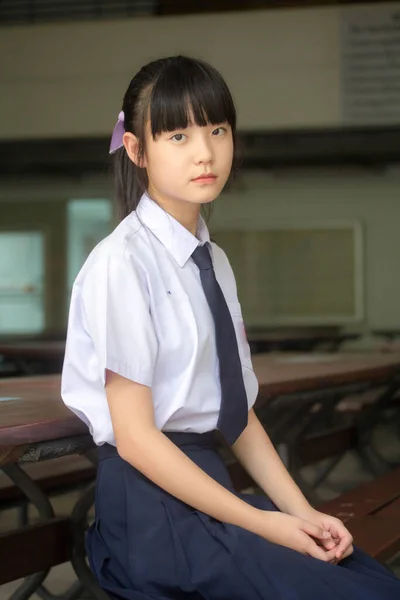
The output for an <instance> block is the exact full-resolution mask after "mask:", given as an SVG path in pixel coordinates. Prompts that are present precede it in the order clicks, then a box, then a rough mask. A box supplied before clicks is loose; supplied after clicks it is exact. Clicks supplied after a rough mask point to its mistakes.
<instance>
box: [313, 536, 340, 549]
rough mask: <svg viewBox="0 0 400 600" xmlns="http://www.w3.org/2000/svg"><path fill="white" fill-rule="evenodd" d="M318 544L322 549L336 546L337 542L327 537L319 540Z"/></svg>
mask: <svg viewBox="0 0 400 600" xmlns="http://www.w3.org/2000/svg"><path fill="white" fill-rule="evenodd" d="M318 545H319V546H321V547H322V548H324V550H333V549H334V548H336V547H337V543H336V542H335V540H333V539H332V538H328V539H326V540H320V541H319V542H318Z"/></svg>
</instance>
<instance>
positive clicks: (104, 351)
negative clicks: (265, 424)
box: [62, 194, 258, 445]
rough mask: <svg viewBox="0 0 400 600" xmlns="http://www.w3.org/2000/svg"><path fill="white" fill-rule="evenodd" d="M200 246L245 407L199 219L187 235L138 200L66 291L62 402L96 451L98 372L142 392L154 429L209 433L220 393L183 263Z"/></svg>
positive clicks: (202, 311)
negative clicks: (148, 394)
mask: <svg viewBox="0 0 400 600" xmlns="http://www.w3.org/2000/svg"><path fill="white" fill-rule="evenodd" d="M206 243H208V244H210V249H211V255H212V259H213V263H214V269H215V274H216V277H217V280H218V282H219V284H220V286H221V288H222V291H223V293H224V296H225V298H226V301H227V304H228V306H229V310H230V312H231V315H232V319H233V322H234V325H235V330H236V336H237V341H238V347H239V354H240V359H241V363H242V371H243V378H244V384H245V388H246V392H247V399H248V406H249V408H251V407H252V406H253V404H254V402H255V400H256V396H257V393H258V382H257V379H256V377H255V374H254V372H253V368H252V363H251V357H250V349H249V345H248V343H247V339H246V334H245V329H244V324H243V319H242V314H241V309H240V304H239V301H238V298H237V291H236V283H235V277H234V275H233V272H232V268H231V266H230V264H229V261H228V259H227V257H226V255H225V253H224V252H223V250H221V248H219V247H218V246H217V245H216V244H215V243H213V242H210V237H209V233H208V229H207V226H206V224H205V222H204V220H203V219H202V218H201V217H200V218H199V225H198V231H197V237H195V236H193V235H192V234H191V233H190V232H189V231H188V230H187V229H186V228H184V227H183V226H182V225H181V224H180V223H179V222H178V221H176V220H175V219H174V218H173V217H171V216H170V215H168V214H167V213H166V212H165V211H164V210H163V209H161V208H160V207H159V206H158V205H157V204H156V203H155V202H153V201H152V200H151V199H150V198H149V197H148V196H147V195H146V194H145V195H144V196H143V197H142V199H141V201H140V204H139V207H138V209H137V211H136V212H132V213H131V214H130V215H128V216H127V217H126V218H125V219H124V220H123V221H122V222H121V223H120V224H119V225H118V226H117V227H116V229H115V230H114V231H113V232H112V233H111V235H109V236H108V237H107V238H106V239H104V240H103V241H102V242H101V243H100V244H98V245H97V246H96V248H95V249H94V250H93V251H92V253H91V254H90V256H89V257H88V259H87V261H86V262H85V264H84V266H83V267H82V269H81V271H80V273H79V275H78V277H77V279H76V281H75V283H74V286H73V290H72V297H71V305H70V313H69V322H68V334H67V344H66V353H65V359H64V366H63V372H62V398H63V400H64V402H65V404H66V405H67V406H69V408H70V409H71V410H73V411H74V412H75V413H76V414H77V415H78V416H79V417H80V418H81V419H82V420H83V421H84V422H85V423H86V424H87V425H88V426H89V429H90V432H91V434H92V435H93V438H94V441H95V442H96V443H97V444H102V443H105V442H107V443H110V444H114V445H115V438H114V434H113V428H112V423H111V417H110V413H109V409H108V404H107V398H106V393H105V388H104V384H105V371H106V369H109V370H111V371H114V372H115V373H118V374H120V375H122V376H123V377H127V378H128V379H131V380H132V381H135V382H137V383H141V384H143V385H146V386H149V387H150V388H151V390H152V398H153V403H154V414H155V421H156V425H157V427H158V428H159V429H160V430H163V431H191V432H197V433H204V432H206V431H210V430H213V429H215V428H216V426H217V420H218V414H219V409H220V404H221V387H220V379H219V365H218V356H217V351H216V341H215V329H214V322H213V318H212V314H211V311H210V308H209V306H208V304H207V300H206V297H205V295H204V291H203V288H202V285H201V281H200V273H199V269H198V267H197V266H196V265H195V263H194V261H193V260H192V258H191V254H192V253H193V251H194V250H195V248H196V247H197V246H198V245H199V244H206ZM132 401H134V399H132Z"/></svg>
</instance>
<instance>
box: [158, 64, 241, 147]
mask: <svg viewBox="0 0 400 600" xmlns="http://www.w3.org/2000/svg"><path fill="white" fill-rule="evenodd" d="M149 114H150V125H151V132H152V135H153V138H154V139H155V138H156V137H157V136H158V135H159V134H160V133H163V132H168V131H176V130H178V129H185V128H186V127H188V126H190V125H194V124H195V125H198V126H200V127H205V126H206V125H209V124H211V125H218V124H220V123H225V122H226V123H229V125H230V126H231V128H232V133H233V135H235V131H236V110H235V105H234V103H233V99H232V96H231V93H230V91H229V88H228V86H227V85H226V83H225V81H224V79H223V78H222V77H221V75H220V74H219V73H218V71H216V69H214V68H213V67H211V66H210V65H208V64H206V63H203V62H202V61H198V60H193V59H190V58H187V59H183V57H180V60H179V61H177V62H175V61H174V62H172V63H171V64H170V65H168V67H167V68H166V69H164V70H163V71H162V72H161V73H160V75H159V77H158V79H157V81H156V82H155V84H154V87H153V89H152V91H151V97H150V106H149Z"/></svg>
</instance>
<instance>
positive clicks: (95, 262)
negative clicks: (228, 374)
mask: <svg viewBox="0 0 400 600" xmlns="http://www.w3.org/2000/svg"><path fill="white" fill-rule="evenodd" d="M200 249H202V250H205V249H207V253H209V255H210V256H211V260H212V266H213V274H215V277H216V280H217V282H218V284H219V287H220V289H221V290H222V293H223V296H224V298H225V301H226V305H227V306H228V308H229V313H230V317H231V319H232V322H233V326H234V334H235V337H236V340H235V346H237V350H235V351H236V352H237V353H238V361H239V362H238V364H239V365H240V366H239V370H241V373H240V380H241V381H242V385H243V386H244V387H243V390H244V394H245V398H246V402H247V410H248V409H250V408H251V407H252V406H253V405H254V402H255V400H256V397H257V392H258V384H257V379H256V377H255V374H254V371H253V368H252V363H251V356H250V350H249V345H248V343H247V340H246V335H245V330H244V326H243V319H242V315H241V309H240V304H239V301H238V298H237V290H236V283H235V278H234V275H233V272H232V269H231V267H230V264H229V261H228V259H227V257H226V255H225V253H224V252H223V251H222V250H221V248H219V247H218V246H217V245H216V244H215V243H213V242H210V237H209V233H208V229H207V226H206V224H205V222H204V221H203V219H202V218H201V217H200V218H199V223H198V231H197V235H196V237H195V236H193V235H192V234H191V233H190V232H189V231H187V230H186V229H185V228H184V227H183V226H182V225H180V224H179V223H178V222H177V221H176V220H175V219H173V218H172V217H171V216H170V215H168V214H167V213H166V212H164V211H163V210H162V209H161V208H160V207H159V206H158V205H157V204H156V203H154V202H153V201H152V200H151V199H150V198H149V197H148V196H147V195H146V194H145V195H144V196H143V197H142V199H141V201H140V204H139V206H138V209H137V211H136V212H132V213H131V214H130V215H129V216H128V217H126V218H125V219H124V220H123V221H122V222H121V223H120V224H119V225H118V226H117V227H116V229H115V230H114V231H113V233H112V234H111V235H110V236H109V237H107V238H106V239H105V240H103V242H101V243H100V244H99V245H98V246H97V247H96V248H95V249H94V250H93V252H92V253H91V255H90V256H89V258H88V259H87V261H86V263H85V265H84V266H83V268H82V270H81V272H80V273H79V275H78V277H77V279H76V281H75V284H74V287H73V292H72V298H71V308H70V316H69V325H68V335H67V344H66V354H65V361H64V367H63V376H62V397H63V400H64V402H65V403H66V405H67V406H69V407H70V408H71V410H73V411H74V412H75V413H76V414H77V415H78V416H79V417H80V418H81V419H82V420H83V421H85V423H87V425H88V427H89V429H90V432H91V434H92V435H93V438H94V441H95V442H96V444H97V445H98V446H99V460H100V462H99V469H98V475H97V483H96V518H95V522H94V523H93V525H92V526H91V527H90V529H89V532H88V536H87V550H88V556H89V560H90V564H91V567H92V570H93V571H94V573H95V575H96V577H97V579H98V581H99V583H100V585H101V586H102V587H103V588H104V589H105V590H106V591H108V592H109V593H110V594H111V595H113V596H117V597H121V598H126V599H128V600H150V599H152V600H161V599H163V600H166V599H167V598H168V599H174V600H176V599H179V598H185V599H186V598H190V599H193V600H201V599H206V600H236V599H237V600H256V599H265V600H267V599H268V600H269V599H272V600H278V599H282V600H297V599H298V600H300V599H301V600H312V599H315V600H321V599H322V598H323V599H324V600H337V599H339V598H341V599H346V600H347V599H349V600H350V599H351V600H378V599H382V600H383V599H385V600H396V599H398V598H400V580H398V579H397V578H396V577H395V576H394V575H392V574H391V573H390V572H389V571H388V570H387V569H385V568H384V567H382V566H381V565H379V564H378V563H377V562H376V561H374V560H372V559H371V558H370V557H368V556H367V555H366V554H364V553H363V552H362V551H361V550H359V549H357V548H356V549H355V551H354V554H353V555H352V556H350V557H348V558H347V559H345V560H343V561H342V562H341V563H340V564H339V565H337V566H335V565H331V564H327V563H324V562H322V561H319V560H317V559H314V558H310V557H306V556H303V555H302V554H300V553H298V552H295V551H294V550H290V549H289V548H285V547H283V546H279V545H276V544H273V543H271V542H268V541H267V540H265V539H263V538H261V537H259V536H257V535H254V534H252V533H250V532H248V531H246V530H244V529H241V528H239V527H236V526H233V525H229V524H225V523H221V522H219V521H217V520H215V519H213V518H211V517H209V516H208V515H206V514H204V513H201V512H200V511H197V510H195V509H193V508H192V507H190V506H188V505H186V504H184V503H183V502H181V501H179V500H178V499H176V498H174V497H173V496H171V495H170V494H168V493H166V492H165V491H164V490H162V489H161V488H159V487H158V486H157V485H155V484H154V483H152V482H151V481H149V480H148V479H147V478H146V477H144V476H143V475H142V474H141V473H140V472H138V471H137V470H136V469H135V468H134V467H132V466H131V465H130V464H129V463H127V462H126V461H124V460H123V459H121V458H120V457H119V455H118V453H117V450H116V447H115V438H114V434H113V429H112V423H111V418H110V414H109V410H108V404H107V399H106V394H105V390H104V383H105V372H106V369H109V370H111V371H114V372H116V373H118V374H120V375H122V376H124V377H126V378H128V379H131V380H133V381H135V382H138V383H141V384H143V385H146V386H149V387H151V390H152V398H153V403H154V414H155V422H156V425H157V427H158V428H159V429H160V430H161V431H163V432H164V433H165V435H167V436H168V437H169V438H170V439H171V440H172V442H173V443H175V444H176V445H177V446H179V448H181V450H182V451H183V452H184V453H185V454H186V455H187V456H188V457H189V458H190V459H191V460H193V461H194V462H195V463H196V464H197V465H198V466H199V467H200V468H202V469H203V470H204V471H205V472H206V473H208V474H209V475H210V476H211V477H213V478H214V479H215V480H217V481H218V482H219V483H220V484H221V485H223V486H225V487H226V488H227V489H229V490H230V491H231V492H232V493H235V492H234V490H233V487H232V483H231V481H230V478H229V474H228V471H227V469H226V467H225V466H224V464H223V462H222V460H221V458H220V456H219V454H218V452H217V449H216V439H215V430H216V429H217V427H219V423H220V421H219V417H220V411H221V410H222V409H221V406H222V405H221V394H222V391H221V390H222V387H223V386H222V375H221V368H220V367H221V364H222V359H221V360H220V359H219V355H218V352H217V347H218V348H219V350H220V353H221V344H220V343H218V339H219V338H218V339H216V333H215V331H216V325H215V319H214V318H213V315H214V313H212V310H210V306H211V305H210V301H209V297H208V296H207V297H206V293H205V292H206V288H205V283H204V279H203V273H201V268H202V267H201V265H200V266H199V263H198V262H196V261H195V260H194V257H195V254H196V252H197V251H198V250H200ZM231 345H232V344H231ZM133 401H134V400H133ZM265 467H266V468H268V465H267V464H266V465H265ZM240 497H242V498H243V499H244V500H246V501H247V502H249V503H250V504H252V505H254V506H257V507H258V508H260V509H264V510H277V509H276V507H275V506H274V505H273V504H272V503H271V502H270V501H269V500H268V499H267V498H264V497H261V496H251V495H243V494H241V495H240Z"/></svg>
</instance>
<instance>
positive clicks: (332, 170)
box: [0, 0, 400, 352]
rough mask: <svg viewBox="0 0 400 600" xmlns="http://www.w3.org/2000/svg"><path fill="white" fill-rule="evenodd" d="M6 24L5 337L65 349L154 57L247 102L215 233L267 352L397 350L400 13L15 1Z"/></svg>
mask: <svg viewBox="0 0 400 600" xmlns="http://www.w3.org/2000/svg"><path fill="white" fill-rule="evenodd" d="M0 24H1V35H0V56H1V67H0V69H1V70H0V90H1V93H0V214H1V218H0V337H2V338H10V337H15V336H18V337H19V338H21V336H22V337H23V338H24V339H25V338H27V337H30V338H32V337H33V338H35V339H36V338H46V339H63V337H64V335H65V331H66V323H67V313H68V303H69V297H70V292H71V286H72V284H73V281H74V278H75V276H76V275H77V273H78V271H79V268H80V267H81V265H82V263H83V262H84V260H85V258H86V256H87V255H88V253H89V252H90V250H91V249H92V248H93V247H94V245H95V244H96V243H97V242H98V241H100V240H101V239H102V238H103V237H104V236H105V235H107V233H108V232H109V231H111V229H112V228H113V227H114V226H115V224H116V219H115V213H114V208H113V185H112V178H111V175H110V164H109V157H108V145H109V139H110V135H111V132H112V129H113V126H114V123H115V120H116V117H117V115H118V112H119V110H120V107H121V103H122V96H123V93H124V91H125V89H126V87H127V84H128V82H129V80H130V78H131V77H132V76H133V74H134V73H135V72H136V71H137V70H138V69H139V68H140V66H141V65H142V64H144V63H146V62H147V61H149V60H151V59H154V58H157V57H160V56H165V55H171V54H177V53H185V54H187V55H190V56H194V57H200V58H203V59H205V60H207V61H209V62H211V63H212V64H213V65H215V66H216V67H217V68H218V69H219V70H220V71H221V72H222V74H223V76H224V77H225V78H226V80H227V82H228V84H229V86H230V87H231V90H232V92H233V95H234V98H235V101H236V104H237V109H238V115H239V134H240V135H239V140H240V145H241V150H242V166H241V170H240V173H239V175H238V177H237V179H236V182H235V184H234V185H233V186H232V187H231V188H230V189H227V190H226V191H225V192H224V193H223V195H222V196H221V197H220V199H219V200H218V201H217V202H216V203H215V210H214V214H213V216H212V219H211V222H210V228H211V231H212V234H213V236H214V238H215V239H216V241H218V242H219V243H220V245H222V246H223V247H224V248H225V250H226V252H227V254H228V256H229V257H230V259H231V262H232V264H233V267H234V269H235V272H236V276H237V280H238V287H239V295H240V300H241V302H242V307H243V313H244V318H245V322H246V326H247V330H248V335H249V338H250V341H251V343H252V347H253V351H255V352H257V351H259V350H268V349H269V348H270V346H271V343H272V342H271V340H275V342H276V340H278V341H279V343H281V338H282V336H283V337H284V338H285V339H288V335H287V334H288V333H289V332H290V336H289V337H291V338H296V336H297V337H298V339H300V340H302V339H304V337H307V338H308V337H309V335H311V336H312V337H313V338H314V337H315V335H316V336H317V338H321V340H322V339H323V340H324V341H326V340H328V341H329V342H331V341H332V342H333V343H335V340H338V341H339V343H340V344H343V342H344V343H345V345H346V343H350V345H351V344H353V345H354V344H356V345H358V346H359V345H360V344H362V345H363V347H369V346H371V345H372V346H373V347H376V345H377V344H378V345H381V346H382V345H383V346H384V347H386V346H388V342H387V341H385V340H390V341H391V343H393V339H394V338H395V336H396V334H397V330H399V331H400V311H399V307H400V278H399V277H398V261H399V256H400V236H399V234H398V223H399V221H400V203H399V198H400V127H399V125H400V102H399V100H400V40H399V35H400V33H399V32H400V3H399V2H371V3H358V2H352V3H347V2H343V1H342V2H340V1H336V2H335V1H333V0H332V1H331V2H329V1H326V2H323V1H321V2H318V1H316V0H315V1H311V0H310V1H307V0H298V1H291V2H290V1H284V0H282V1H280V0H275V1H273V0H265V1H261V0H259V1H247V2H240V1H222V0H216V1H214V2H187V1H185V2H184V1H183V0H182V1H179V0H176V1H174V0H164V1H160V2H155V1H150V0H137V1H135V0H130V1H129V0H125V1H122V0H121V1H118V0H114V1H111V0H110V1H106V0H92V1H90V0H85V1H80V2H78V1H76V2H74V1H72V0H36V1H33V0H25V1H23V0H3V1H2V2H1V3H0ZM271 332H272V333H275V337H274V335H272V337H271V336H270V337H269V338H268V335H267V333H268V334H271ZM376 333H378V334H379V335H378V336H377V335H376ZM297 334H298V335H297ZM382 335H383V336H384V337H382ZM338 336H339V337H338ZM356 338H357V339H356ZM268 340H269V341H268ZM292 341H293V340H292ZM278 345H279V344H278ZM289 345H290V344H289ZM389 345H390V344H389ZM291 347H292V346H290V348H289V349H291ZM279 349H281V348H280V347H279Z"/></svg>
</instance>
